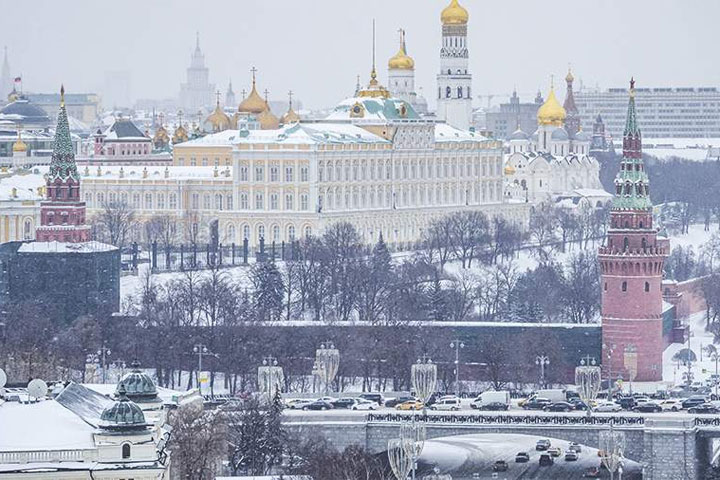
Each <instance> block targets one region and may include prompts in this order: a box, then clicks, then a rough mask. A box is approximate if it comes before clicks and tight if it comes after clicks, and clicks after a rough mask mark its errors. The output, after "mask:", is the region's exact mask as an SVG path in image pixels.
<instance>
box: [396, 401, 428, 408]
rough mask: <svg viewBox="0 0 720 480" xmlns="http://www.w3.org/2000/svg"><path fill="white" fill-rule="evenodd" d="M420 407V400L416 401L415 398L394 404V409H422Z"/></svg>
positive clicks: (421, 406)
mask: <svg viewBox="0 0 720 480" xmlns="http://www.w3.org/2000/svg"><path fill="white" fill-rule="evenodd" d="M422 408H423V404H422V402H418V401H417V400H411V401H409V402H403V403H400V404H398V405H395V410H422Z"/></svg>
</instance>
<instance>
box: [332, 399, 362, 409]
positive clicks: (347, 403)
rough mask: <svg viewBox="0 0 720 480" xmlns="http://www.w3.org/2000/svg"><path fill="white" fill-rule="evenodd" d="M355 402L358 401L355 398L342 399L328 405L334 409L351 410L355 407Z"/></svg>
mask: <svg viewBox="0 0 720 480" xmlns="http://www.w3.org/2000/svg"><path fill="white" fill-rule="evenodd" d="M357 402H358V400H357V399H356V398H352V397H343V398H338V399H337V400H335V401H333V402H330V403H332V405H333V407H335V408H352V407H353V405H355V404H356V403H357Z"/></svg>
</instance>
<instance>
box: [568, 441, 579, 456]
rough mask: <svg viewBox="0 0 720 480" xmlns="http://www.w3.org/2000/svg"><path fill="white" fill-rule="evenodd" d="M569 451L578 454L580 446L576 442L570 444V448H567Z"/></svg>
mask: <svg viewBox="0 0 720 480" xmlns="http://www.w3.org/2000/svg"><path fill="white" fill-rule="evenodd" d="M568 450H569V451H572V452H575V453H580V452H582V446H581V445H580V444H579V443H577V442H570V446H569V447H568Z"/></svg>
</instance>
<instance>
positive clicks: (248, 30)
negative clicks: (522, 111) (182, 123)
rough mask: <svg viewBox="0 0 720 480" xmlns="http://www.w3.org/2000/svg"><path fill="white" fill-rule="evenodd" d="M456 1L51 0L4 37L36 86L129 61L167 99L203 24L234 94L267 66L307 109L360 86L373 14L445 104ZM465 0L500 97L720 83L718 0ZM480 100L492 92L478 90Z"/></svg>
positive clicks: (383, 44)
mask: <svg viewBox="0 0 720 480" xmlns="http://www.w3.org/2000/svg"><path fill="white" fill-rule="evenodd" d="M447 3H448V1H447V0H432V1H422V2H418V1H417V0H390V1H387V0H386V1H380V0H366V1H364V2H350V1H338V0H335V1H331V0H313V1H300V0H294V1H290V0H264V1H262V0H242V1H232V2H225V1H223V2H220V1H209V2H202V3H198V2H190V1H185V0H182V1H173V2H170V1H153V2H143V1H138V0H129V1H126V2H122V3H121V4H118V3H108V2H98V1H90V0H81V1H73V2H71V3H70V4H68V3H67V2H56V1H49V0H40V1H37V2H34V3H33V9H32V11H29V10H28V9H21V11H20V12H19V14H18V15H15V16H14V18H15V19H20V18H24V19H23V21H13V22H6V23H5V25H4V26H3V34H2V45H6V46H7V47H8V54H9V59H10V65H11V68H12V74H13V75H22V77H23V87H24V89H25V90H26V91H35V92H48V91H55V90H57V89H58V88H59V84H60V83H61V82H64V83H65V85H66V88H67V90H68V91H69V92H88V91H96V92H98V93H100V94H103V92H102V89H103V82H104V78H105V72H107V71H128V72H129V73H130V76H131V93H132V98H133V100H136V99H137V98H158V99H160V98H167V97H173V96H177V94H178V91H179V88H180V83H181V82H183V81H184V80H185V69H186V68H187V67H188V65H189V62H190V54H191V52H192V50H193V49H194V46H195V32H196V31H198V32H200V42H201V48H202V50H203V53H204V54H205V61H206V66H208V68H209V69H210V80H211V82H213V83H216V84H217V86H218V88H219V89H220V91H221V92H223V94H224V92H225V90H226V89H227V84H228V80H229V79H230V78H232V81H233V87H234V90H235V93H236V97H237V99H238V101H239V100H240V91H241V90H242V89H243V88H245V89H248V88H249V85H250V68H251V67H252V66H253V65H254V66H256V67H257V69H258V85H259V87H260V89H261V90H264V89H266V88H267V89H268V90H269V92H270V98H271V99H276V100H277V99H284V98H286V93H287V91H288V90H290V89H292V90H293V91H294V92H295V97H296V98H299V99H301V100H302V101H303V102H304V104H305V106H306V107H309V108H320V107H328V106H332V105H334V104H335V103H336V102H338V101H339V100H341V99H342V98H344V97H347V96H349V95H350V94H351V93H352V92H353V90H354V86H355V81H356V75H358V74H359V75H360V78H361V82H362V83H366V82H367V80H368V75H369V71H370V66H371V53H372V52H371V32H372V26H371V25H372V19H373V18H374V19H375V20H376V25H377V66H378V72H379V74H380V79H381V81H382V82H383V83H385V80H386V70H387V59H388V58H389V57H390V56H391V55H393V54H394V53H395V52H396V51H397V48H398V39H397V29H398V28H404V29H405V30H406V32H407V46H408V53H409V54H410V55H411V56H412V57H413V58H414V59H415V64H416V85H417V87H418V88H422V90H423V93H424V95H425V97H426V98H428V100H429V101H430V102H431V104H434V101H433V99H434V96H435V88H436V85H435V75H436V73H437V69H438V68H439V56H438V52H439V46H440V19H439V17H440V12H441V10H442V9H443V8H444V7H445V6H446V5H447ZM461 3H462V4H463V6H465V7H466V8H467V9H468V11H469V13H470V22H469V25H468V29H469V34H468V36H469V49H470V59H471V60H470V68H471V72H472V74H473V88H474V94H475V95H476V96H477V95H488V94H493V95H496V98H495V99H494V103H497V102H498V101H501V100H502V101H504V100H505V98H504V96H506V95H507V94H509V93H510V92H511V91H512V89H513V87H517V89H518V92H520V94H521V95H522V96H523V100H530V99H531V96H534V93H535V92H536V91H537V89H538V88H540V89H541V90H542V92H543V95H546V93H547V90H548V87H549V83H550V76H551V75H555V77H556V80H557V81H556V85H557V86H558V87H559V89H560V90H561V91H564V85H563V82H562V78H564V76H565V73H566V71H567V67H568V64H571V65H572V68H573V71H574V73H575V76H576V79H577V81H578V82H582V83H584V84H585V85H586V86H596V85H598V86H601V87H611V86H623V85H625V84H626V83H627V80H628V78H629V77H630V76H631V75H634V76H635V77H636V79H637V81H638V87H644V86H651V87H652V86H717V85H719V84H720V65H719V64H718V62H717V61H715V60H716V58H717V54H716V51H715V50H716V48H717V47H716V44H717V39H716V38H715V36H714V29H715V22H716V19H717V18H720V2H717V1H709V0H705V1H699V0H698V1H688V2H680V1H671V0H660V1H650V0H644V1H637V2H632V3H630V2H627V1H622V0H606V1H586V2H577V1H566V0H561V1H556V2H552V4H548V2H537V1H534V0H522V1H491V0H485V1H479V0H461ZM69 5H71V6H69ZM549 5H550V6H549ZM5 10H6V11H9V10H10V5H9V4H8V5H6V9H5ZM703 59H704V60H703ZM700 65H702V66H700ZM475 104H476V106H479V105H481V104H483V105H484V104H486V100H485V99H482V100H480V99H478V98H477V97H476V99H475ZM106 106H109V105H106Z"/></svg>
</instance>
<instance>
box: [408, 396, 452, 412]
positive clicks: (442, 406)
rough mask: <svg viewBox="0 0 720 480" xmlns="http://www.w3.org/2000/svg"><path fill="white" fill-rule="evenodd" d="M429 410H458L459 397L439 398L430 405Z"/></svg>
mask: <svg viewBox="0 0 720 480" xmlns="http://www.w3.org/2000/svg"><path fill="white" fill-rule="evenodd" d="M418 403H419V402H418ZM430 410H453V411H456V410H460V399H459V398H457V397H455V398H445V399H440V400H438V401H437V402H435V403H434V404H433V405H431V406H430Z"/></svg>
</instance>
